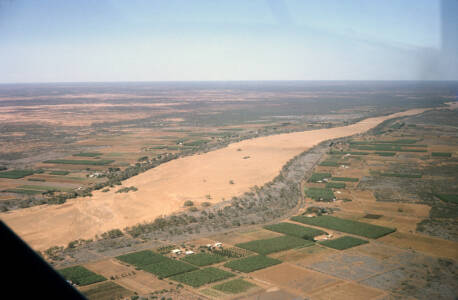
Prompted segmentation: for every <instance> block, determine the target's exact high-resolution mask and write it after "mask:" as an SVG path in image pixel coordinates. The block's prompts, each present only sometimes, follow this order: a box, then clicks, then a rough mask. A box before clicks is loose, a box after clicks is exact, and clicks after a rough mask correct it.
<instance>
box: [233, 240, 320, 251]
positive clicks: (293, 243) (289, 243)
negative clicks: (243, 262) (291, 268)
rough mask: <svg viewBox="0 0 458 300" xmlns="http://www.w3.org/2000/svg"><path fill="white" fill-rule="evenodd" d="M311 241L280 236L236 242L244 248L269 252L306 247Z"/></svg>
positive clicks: (311, 243)
mask: <svg viewBox="0 0 458 300" xmlns="http://www.w3.org/2000/svg"><path fill="white" fill-rule="evenodd" d="M311 245H313V242H311V241H307V240H304V239H300V238H296V237H292V236H280V237H276V238H272V239H264V240H256V241H252V242H247V243H241V244H237V245H236V246H237V247H240V248H244V249H247V250H250V251H253V252H256V253H259V254H263V255H266V254H269V253H274V252H278V251H283V250H288V249H292V248H298V247H307V246H311Z"/></svg>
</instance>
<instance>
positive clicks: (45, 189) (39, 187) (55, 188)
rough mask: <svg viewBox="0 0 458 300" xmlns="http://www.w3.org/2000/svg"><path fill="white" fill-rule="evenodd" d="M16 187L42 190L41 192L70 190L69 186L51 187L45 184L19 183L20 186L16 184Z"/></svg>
mask: <svg viewBox="0 0 458 300" xmlns="http://www.w3.org/2000/svg"><path fill="white" fill-rule="evenodd" d="M18 188H20V189H24V190H36V191H42V192H59V191H64V192H70V191H71V190H72V189H70V188H61V187H53V186H45V185H21V186H18Z"/></svg>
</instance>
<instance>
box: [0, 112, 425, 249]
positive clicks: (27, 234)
mask: <svg viewBox="0 0 458 300" xmlns="http://www.w3.org/2000/svg"><path fill="white" fill-rule="evenodd" d="M423 111H425V109H412V110H408V111H405V112H401V113H395V114H391V115H388V116H382V117H375V118H369V119H366V120H363V121H360V122H358V123H355V124H352V125H348V126H344V127H336V128H329V129H319V130H312V131H306V132H295V133H288V134H279V135H273V136H268V137H261V138H256V139H250V140H245V141H241V142H239V143H234V144H230V145H229V146H228V147H226V148H223V149H219V150H216V151H212V152H208V153H204V154H200V155H194V156H189V157H184V158H180V159H177V160H173V161H170V162H168V163H165V164H162V165H160V166H159V167H157V168H154V169H152V170H149V171H147V172H144V173H142V174H140V175H138V176H135V177H132V178H130V179H128V180H126V181H124V182H123V185H122V186H123V187H128V186H135V187H137V188H138V191H136V192H131V193H127V194H116V193H114V192H113V191H109V192H106V193H103V192H100V191H96V192H94V193H93V197H90V198H77V199H74V200H69V201H68V202H67V203H66V204H64V205H60V206H39V207H32V208H27V209H22V210H19V211H12V212H9V213H4V214H2V219H3V220H4V221H5V222H6V223H7V224H8V225H10V226H11V227H12V228H13V229H14V230H15V231H16V232H18V233H19V235H20V236H21V237H23V238H24V239H25V240H26V241H27V242H28V243H29V244H30V245H31V246H32V247H34V248H35V249H46V248H48V247H50V246H53V245H65V244H67V243H68V242H70V241H73V240H76V239H79V238H86V239H87V238H92V237H94V236H95V235H96V234H101V233H103V232H106V231H108V230H110V229H114V228H124V227H126V226H132V225H135V224H138V223H141V222H144V221H152V220H153V219H154V218H156V217H158V216H161V215H167V214H170V213H172V212H176V211H178V210H180V209H182V207H183V203H184V202H185V201H186V200H192V201H195V202H203V201H209V199H208V198H207V197H206V195H210V196H211V200H210V201H212V202H218V201H221V200H222V199H223V198H225V199H228V198H231V197H233V196H238V195H240V194H243V193H244V192H246V191H248V190H249V188H250V187H252V186H254V185H263V184H264V183H266V182H268V181H270V180H272V179H273V178H274V177H275V176H276V175H277V174H278V172H279V171H280V169H281V168H282V166H283V165H284V164H285V163H286V162H287V161H288V160H290V159H291V158H293V157H294V156H296V155H298V154H300V153H302V152H303V151H305V150H306V149H308V148H310V147H312V146H314V145H316V144H318V143H320V142H322V141H325V140H329V139H334V138H340V137H345V136H350V135H354V134H358V133H364V132H366V131H367V130H369V129H371V128H374V127H375V126H377V125H378V124H380V123H381V122H383V121H385V120H388V119H390V118H397V117H402V116H409V115H415V114H419V113H421V112H423ZM238 149H241V151H238ZM245 156H250V158H249V159H243V157H245ZM231 180H232V181H233V182H234V184H230V181H231ZM32 224H33V226H31V225H32Z"/></svg>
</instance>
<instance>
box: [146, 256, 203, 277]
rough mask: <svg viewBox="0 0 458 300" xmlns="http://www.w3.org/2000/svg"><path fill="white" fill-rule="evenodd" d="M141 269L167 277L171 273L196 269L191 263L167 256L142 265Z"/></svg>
mask: <svg viewBox="0 0 458 300" xmlns="http://www.w3.org/2000/svg"><path fill="white" fill-rule="evenodd" d="M142 269H143V270H145V271H146V272H150V273H153V274H154V275H156V276H158V277H159V278H167V277H170V276H173V275H177V274H181V273H185V272H189V271H194V270H197V268H196V267H194V266H193V265H190V264H188V263H185V262H182V261H179V260H174V259H171V258H168V257H165V260H164V261H161V262H158V263H153V264H150V265H147V266H143V267H142Z"/></svg>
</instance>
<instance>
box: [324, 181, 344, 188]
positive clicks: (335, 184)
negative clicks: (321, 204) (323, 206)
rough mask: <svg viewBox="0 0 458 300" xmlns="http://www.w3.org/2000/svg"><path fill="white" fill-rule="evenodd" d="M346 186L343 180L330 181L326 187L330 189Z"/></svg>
mask: <svg viewBox="0 0 458 300" xmlns="http://www.w3.org/2000/svg"><path fill="white" fill-rule="evenodd" d="M345 187H346V185H345V183H343V182H328V183H326V188H328V189H344V188H345Z"/></svg>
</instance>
